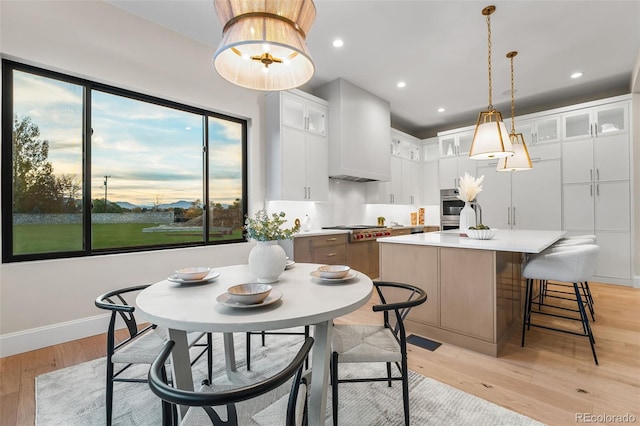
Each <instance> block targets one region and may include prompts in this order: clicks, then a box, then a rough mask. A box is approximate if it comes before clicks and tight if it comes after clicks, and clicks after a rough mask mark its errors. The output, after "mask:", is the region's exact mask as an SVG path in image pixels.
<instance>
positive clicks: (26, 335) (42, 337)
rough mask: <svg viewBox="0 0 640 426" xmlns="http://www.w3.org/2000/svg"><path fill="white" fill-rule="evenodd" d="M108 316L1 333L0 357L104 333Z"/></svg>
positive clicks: (107, 323) (103, 315)
mask: <svg viewBox="0 0 640 426" xmlns="http://www.w3.org/2000/svg"><path fill="white" fill-rule="evenodd" d="M110 316H111V314H102V315H96V316H93V317H87V318H82V319H78V320H73V321H67V322H61V323H58V324H52V325H47V326H44V327H38V328H32V329H29V330H23V331H18V332H15V333H9V334H3V335H2V336H0V358H2V357H6V356H11V355H15V354H19V353H22V352H28V351H32V350H35V349H40V348H44V347H47V346H51V345H57V344H60V343H64V342H69V341H71V340H76V339H82V338H84V337H90V336H95V335H96V334H102V333H105V332H106V331H107V327H109V317H110Z"/></svg>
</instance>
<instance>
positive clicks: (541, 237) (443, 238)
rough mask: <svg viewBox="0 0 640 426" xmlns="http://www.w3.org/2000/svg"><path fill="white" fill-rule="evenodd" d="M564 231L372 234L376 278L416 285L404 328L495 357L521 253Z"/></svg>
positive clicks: (518, 294)
mask: <svg viewBox="0 0 640 426" xmlns="http://www.w3.org/2000/svg"><path fill="white" fill-rule="evenodd" d="M563 234H564V231H533V230H532V231H527V230H498V231H497V234H496V236H495V237H494V238H493V239H491V240H474V239H471V238H468V237H461V236H460V235H459V233H458V230H450V231H441V232H430V233H425V234H412V235H404V236H399V237H387V238H380V239H378V242H379V243H380V279H381V280H383V281H399V282H404V283H408V284H413V285H415V286H418V287H421V288H423V289H424V290H425V291H426V292H427V295H428V299H427V303H425V304H423V305H421V306H418V307H416V308H414V309H413V310H412V311H411V313H410V314H409V317H408V318H407V321H406V326H407V330H408V331H409V332H413V333H416V334H419V335H422V336H425V337H428V338H431V339H434V340H437V341H440V342H446V343H451V344H454V345H457V346H460V347H464V348H467V349H471V350H474V351H477V352H481V353H484V354H487V355H492V356H498V355H499V353H500V350H501V349H502V347H504V345H505V344H506V342H507V341H508V340H509V336H510V335H511V333H512V332H513V331H514V330H515V329H517V326H518V325H519V324H521V323H520V321H519V320H520V318H521V313H522V305H523V303H524V301H523V298H522V294H523V292H524V281H523V279H522V275H521V267H522V264H523V262H524V256H525V255H526V254H531V253H539V252H541V251H542V250H544V249H545V248H547V247H549V246H550V245H551V244H553V243H554V242H556V241H557V240H558V239H560V238H561V237H562V235H563Z"/></svg>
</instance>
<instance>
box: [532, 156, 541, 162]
mask: <svg viewBox="0 0 640 426" xmlns="http://www.w3.org/2000/svg"><path fill="white" fill-rule="evenodd" d="M540 160H542V158H540V157H533V158H532V159H531V162H532V163H539V162H540Z"/></svg>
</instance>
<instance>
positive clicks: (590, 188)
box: [589, 185, 593, 197]
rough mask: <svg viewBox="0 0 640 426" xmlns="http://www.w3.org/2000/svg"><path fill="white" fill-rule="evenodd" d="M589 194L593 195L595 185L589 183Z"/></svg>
mask: <svg viewBox="0 0 640 426" xmlns="http://www.w3.org/2000/svg"><path fill="white" fill-rule="evenodd" d="M589 196H591V197H593V185H589Z"/></svg>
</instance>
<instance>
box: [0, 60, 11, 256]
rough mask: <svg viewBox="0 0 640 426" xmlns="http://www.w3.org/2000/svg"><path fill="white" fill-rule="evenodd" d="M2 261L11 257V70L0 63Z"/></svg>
mask: <svg viewBox="0 0 640 426" xmlns="http://www.w3.org/2000/svg"><path fill="white" fill-rule="evenodd" d="M2 62H3V63H2V91H3V94H2V140H3V141H4V142H3V143H2V154H1V155H2V206H3V212H2V213H3V214H2V261H3V262H6V261H7V260H8V259H10V258H11V256H12V255H13V246H12V245H13V167H12V163H13V68H11V67H9V66H8V63H7V61H6V60H4V59H3V61H2Z"/></svg>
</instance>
